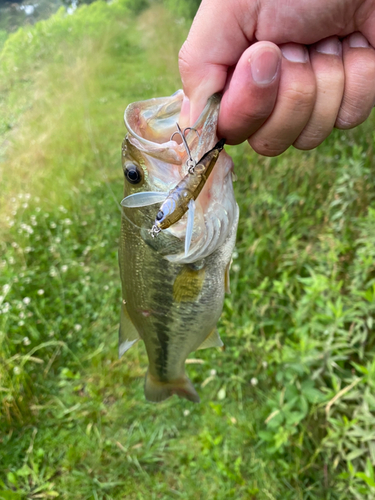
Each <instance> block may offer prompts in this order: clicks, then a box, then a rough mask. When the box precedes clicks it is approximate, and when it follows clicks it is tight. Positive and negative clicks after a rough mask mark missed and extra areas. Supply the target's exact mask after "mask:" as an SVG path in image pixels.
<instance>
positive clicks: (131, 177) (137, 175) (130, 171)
mask: <svg viewBox="0 0 375 500" xmlns="http://www.w3.org/2000/svg"><path fill="white" fill-rule="evenodd" d="M124 174H125V177H126V180H127V181H128V182H130V184H139V183H140V182H141V180H142V178H143V172H142V170H141V169H140V168H139V167H138V166H137V165H134V164H133V163H131V164H129V165H126V166H125V169H124Z"/></svg>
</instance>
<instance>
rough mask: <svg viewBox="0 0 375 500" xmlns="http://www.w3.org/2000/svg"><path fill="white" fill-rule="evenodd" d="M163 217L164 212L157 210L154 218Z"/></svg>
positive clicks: (159, 218) (160, 218)
mask: <svg viewBox="0 0 375 500" xmlns="http://www.w3.org/2000/svg"><path fill="white" fill-rule="evenodd" d="M163 217H164V212H162V211H161V210H159V212H158V213H157V216H156V220H162V218H163Z"/></svg>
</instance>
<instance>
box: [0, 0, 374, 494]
mask: <svg viewBox="0 0 375 500" xmlns="http://www.w3.org/2000/svg"><path fill="white" fill-rule="evenodd" d="M166 3H167V5H168V7H169V8H170V9H171V7H176V8H175V9H174V10H173V9H172V12H174V13H172V14H171V13H170V11H167V10H165V9H164V8H163V7H162V6H160V5H158V4H156V5H155V4H154V5H153V6H152V9H151V10H144V11H142V12H135V10H137V9H136V8H138V7H139V6H140V4H139V2H126V1H122V0H121V1H118V2H114V3H113V4H112V5H106V4H105V3H104V2H97V3H94V4H92V5H90V6H86V7H81V8H80V9H79V10H78V11H77V12H76V13H75V14H74V15H73V16H68V17H65V16H64V15H63V13H62V11H60V12H59V13H58V14H56V15H55V16H53V17H52V18H50V19H49V20H47V21H42V22H40V23H38V24H37V25H35V26H34V27H32V28H31V27H30V28H24V29H22V30H21V31H19V32H17V33H16V34H13V35H11V36H9V38H7V41H6V43H5V45H4V48H3V50H2V52H1V53H0V179H1V181H0V182H1V186H2V190H1V194H0V232H1V242H0V248H1V254H0V312H1V314H0V408H1V419H0V499H12V500H16V499H24V498H26V499H34V498H47V499H48V498H55V497H58V498H62V499H67V500H70V499H73V498H74V499H77V500H81V499H82V500H83V499H85V500H86V499H87V500H88V499H90V500H91V499H92V500H97V499H103V500H110V499H116V500H117V499H118V500H120V499H124V498H126V499H127V500H128V499H129V500H133V499H134V500H141V499H144V500H149V499H173V498H180V499H185V500H190V499H192V498H194V499H197V500H198V499H202V500H203V499H207V498H210V499H211V498H212V499H215V500H216V499H217V500H221V499H223V500H224V499H228V498H236V499H237V498H243V499H251V500H263V499H264V500H269V499H283V500H284V499H285V500H288V499H290V500H295V499H303V500H310V499H314V500H318V499H319V500H321V499H327V500H339V499H340V500H347V499H348V498H353V499H359V500H371V499H373V498H374V495H375V493H374V492H375V476H374V470H373V467H374V465H375V446H374V442H375V436H374V433H375V431H374V429H375V417H374V410H375V398H374V388H375V387H374V386H375V363H374V336H373V330H374V327H373V322H374V313H375V280H374V278H375V268H374V259H375V209H374V198H375V181H374V179H375V165H374V160H373V156H374V153H373V148H374V133H373V127H374V119H373V118H371V119H370V120H369V121H368V122H367V123H366V124H365V125H364V126H362V127H360V128H359V129H357V130H356V131H353V132H348V133H342V132H338V131H336V132H335V133H334V134H333V135H332V137H331V138H330V139H329V140H327V141H326V142H325V143H324V144H323V145H322V146H321V147H320V148H318V149H317V150H316V151H313V152H310V153H302V152H298V151H295V150H290V151H288V152H287V153H285V154H284V155H282V156H281V157H279V158H276V159H267V158H261V157H258V156H257V155H256V154H255V153H254V152H252V151H251V150H250V149H249V147H248V146H245V145H243V146H241V147H236V148H228V151H229V152H230V154H231V155H232V156H233V158H234V162H235V165H236V172H237V176H238V182H237V183H236V184H235V190H236V197H237V200H238V203H239V205H240V210H241V218H240V225H239V231H238V240H237V247H236V255H235V258H234V262H233V267H232V273H231V288H232V294H231V295H230V296H228V297H227V299H226V302H225V307H224V312H223V315H222V318H221V320H220V323H219V331H220V334H221V336H222V338H223V340H224V342H225V345H226V347H225V350H223V351H220V350H215V349H210V350H207V351H200V352H199V353H196V354H195V355H193V358H194V359H195V358H197V359H198V361H194V362H193V363H191V364H189V365H188V367H187V370H188V372H189V375H190V377H191V379H192V380H193V382H194V384H195V385H196V387H197V388H198V390H199V392H200V395H201V399H202V403H201V404H200V405H192V404H191V403H189V402H187V401H181V400H178V399H177V398H172V399H171V400H168V401H167V402H166V403H163V404H160V405H152V404H148V403H146V402H145V400H144V395H143V377H144V373H145V371H146V366H147V359H146V355H145V349H144V346H143V345H142V344H139V345H136V346H135V347H133V348H132V349H131V350H130V351H129V353H128V354H127V355H126V356H125V357H123V358H122V359H121V360H118V358H117V329H118V320H119V306H120V284H119V273H118V268H117V242H118V236H119V224H120V220H119V211H118V208H117V203H118V201H119V200H121V195H122V189H123V186H122V184H123V178H122V171H121V166H120V145H121V141H122V139H123V136H124V133H125V129H124V126H123V118H122V115H123V110H124V108H125V107H126V105H127V104H128V103H129V102H133V101H136V100H140V99H144V98H148V97H154V96H161V95H169V94H171V93H173V92H174V91H175V90H176V89H177V88H179V87H180V85H181V84H180V81H179V76H178V71H177V53H178V49H179V47H180V45H181V43H182V41H183V39H184V36H185V35H186V33H187V30H188V23H187V22H186V21H183V20H182V19H181V18H180V16H181V10H179V9H181V8H182V7H181V5H179V4H178V5H177V6H174V5H172V3H171V2H166ZM176 12H177V14H176ZM176 15H177V20H176Z"/></svg>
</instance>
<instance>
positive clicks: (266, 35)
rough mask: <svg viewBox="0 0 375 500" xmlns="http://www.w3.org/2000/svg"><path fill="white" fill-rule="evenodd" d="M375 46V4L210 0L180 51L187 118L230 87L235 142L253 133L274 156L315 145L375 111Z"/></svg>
mask: <svg viewBox="0 0 375 500" xmlns="http://www.w3.org/2000/svg"><path fill="white" fill-rule="evenodd" d="M306 46H307V47H306ZM373 46H375V0H330V1H329V2H327V1H326V0H295V1H294V2H292V3H291V2H290V1H289V0H230V1H228V0H203V1H202V3H201V6H200V8H199V10H198V13H197V15H196V17H195V19H194V22H193V25H192V27H191V30H190V33H189V35H188V38H187V40H186V42H185V43H184V45H183V46H182V48H181V51H180V55H179V66H180V73H181V78H182V82H183V86H184V91H185V94H186V95H187V97H188V98H189V100H190V106H189V104H188V101H186V102H185V103H184V106H183V112H182V114H183V115H185V116H182V120H183V121H184V120H185V121H189V122H190V124H191V123H194V121H195V120H196V118H197V117H198V116H199V114H200V112H201V111H202V109H203V107H204V105H205V103H206V102H207V99H208V98H209V97H210V96H211V95H212V94H214V93H215V92H223V98H222V103H221V108H220V116H219V123H218V134H219V136H220V137H225V138H226V139H227V143H228V144H240V143H241V142H243V141H245V140H246V139H248V141H249V143H250V145H251V146H252V147H253V149H254V150H255V151H257V152H258V153H260V154H263V155H266V156H276V155H278V154H280V153H282V152H283V151H285V150H286V149H287V148H288V147H289V146H290V145H291V144H293V145H294V146H295V147H296V148H298V149H306V150H307V149H313V148H315V147H316V146H318V145H319V144H320V143H321V142H323V140H324V139H325V138H326V137H327V136H328V135H329V134H330V133H331V131H332V129H333V127H337V128H341V129H348V128H353V127H355V126H357V125H359V124H360V123H362V122H363V121H364V120H365V119H366V118H367V117H368V115H369V114H370V112H371V109H372V107H373V106H374V103H375V50H374V48H373ZM189 113H190V116H188V115H189Z"/></svg>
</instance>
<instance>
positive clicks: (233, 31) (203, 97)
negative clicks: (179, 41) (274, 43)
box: [179, 0, 255, 123]
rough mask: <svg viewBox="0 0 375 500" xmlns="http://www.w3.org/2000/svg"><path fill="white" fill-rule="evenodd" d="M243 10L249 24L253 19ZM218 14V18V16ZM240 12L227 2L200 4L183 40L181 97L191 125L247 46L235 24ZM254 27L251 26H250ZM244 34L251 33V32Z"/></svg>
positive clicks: (248, 43)
mask: <svg viewBox="0 0 375 500" xmlns="http://www.w3.org/2000/svg"><path fill="white" fill-rule="evenodd" d="M250 10H251V9H250V8H249V9H247V16H248V19H249V22H253V23H255V21H254V19H255V16H252V15H251V12H249V11H250ZM218 12H219V15H218ZM240 14H241V9H239V8H238V9H237V8H236V9H235V8H233V6H231V7H230V8H229V7H228V2H227V0H215V2H211V1H209V0H203V1H202V3H201V5H200V7H199V10H198V12H197V15H196V16H195V19H194V21H193V25H192V27H191V29H190V32H189V35H188V37H187V40H186V41H185V43H184V44H183V46H182V48H181V50H180V53H179V68H180V74H181V79H182V83H183V87H184V92H185V94H186V95H187V96H188V97H189V99H190V121H191V123H193V122H194V121H195V120H196V119H197V118H198V116H199V114H200V113H201V111H202V110H203V108H204V106H205V105H206V102H207V99H208V98H209V97H210V96H211V95H212V94H214V93H215V92H220V91H222V90H223V88H224V86H225V83H226V80H227V74H228V69H229V68H230V67H231V66H234V65H235V64H236V63H237V61H238V60H239V58H240V57H241V54H242V53H243V52H244V51H245V50H246V48H247V47H248V46H249V45H250V43H251V42H253V41H255V40H251V41H249V40H248V38H247V37H246V35H245V34H244V32H243V31H242V29H241V26H240V23H239V22H238V21H237V17H236V16H237V15H238V16H240ZM254 27H255V26H254ZM247 31H251V32H254V29H250V30H249V25H248V27H247Z"/></svg>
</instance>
